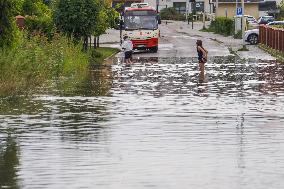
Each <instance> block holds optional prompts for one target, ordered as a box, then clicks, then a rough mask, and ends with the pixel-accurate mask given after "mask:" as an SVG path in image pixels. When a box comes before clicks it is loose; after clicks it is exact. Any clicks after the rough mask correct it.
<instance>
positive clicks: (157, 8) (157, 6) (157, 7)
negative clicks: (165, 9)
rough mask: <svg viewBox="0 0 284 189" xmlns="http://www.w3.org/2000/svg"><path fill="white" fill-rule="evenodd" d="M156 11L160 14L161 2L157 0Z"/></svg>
mask: <svg viewBox="0 0 284 189" xmlns="http://www.w3.org/2000/svg"><path fill="white" fill-rule="evenodd" d="M156 11H157V13H158V12H159V0H156Z"/></svg>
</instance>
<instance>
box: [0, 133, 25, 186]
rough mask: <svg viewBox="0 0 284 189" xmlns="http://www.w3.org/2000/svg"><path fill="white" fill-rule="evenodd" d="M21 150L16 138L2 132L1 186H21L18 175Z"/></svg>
mask: <svg viewBox="0 0 284 189" xmlns="http://www.w3.org/2000/svg"><path fill="white" fill-rule="evenodd" d="M19 151H20V149H19V147H18V145H17V142H16V139H15V138H13V137H12V136H11V135H8V136H7V137H3V136H2V135H1V134H0V188H15V189H17V188H20V187H19V185H18V177H17V172H18V166H19Z"/></svg>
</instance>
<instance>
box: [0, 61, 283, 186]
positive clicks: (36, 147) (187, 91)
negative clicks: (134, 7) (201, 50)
mask: <svg viewBox="0 0 284 189" xmlns="http://www.w3.org/2000/svg"><path fill="white" fill-rule="evenodd" d="M135 61H136V63H135V64H134V65H132V66H131V67H125V65H123V64H122V63H121V62H120V60H114V64H113V65H112V66H104V67H102V68H97V70H93V71H92V78H91V80H92V82H91V85H90V86H89V88H85V89H84V90H81V91H78V93H75V94H73V95H70V94H69V95H62V94H61V95H58V93H49V94H38V95H36V96H34V97H31V98H20V97H19V98H17V99H14V100H9V99H1V101H0V103H1V107H0V125H1V127H0V188H19V189H20V188H24V189H39V188H41V189H45V188H50V189H57V188H58V189H61V188H68V189H70V188H76V189H77V188H100V189H142V188H153V189H156V188H157V189H188V188H190V189H203V188H204V189H205V188H206V189H228V188H230V189H240V188H241V189H268V188H269V189H280V188H283V187H284V83H283V81H284V65H283V64H279V63H276V62H267V61H257V60H247V61H242V60H236V59H235V58H234V57H227V58H218V57H213V58H211V59H210V61H209V62H208V63H207V64H206V67H205V71H204V72H202V71H201V72H200V71H199V68H198V64H197V63H196V62H197V60H196V59H195V58H149V59H137V60H135Z"/></svg>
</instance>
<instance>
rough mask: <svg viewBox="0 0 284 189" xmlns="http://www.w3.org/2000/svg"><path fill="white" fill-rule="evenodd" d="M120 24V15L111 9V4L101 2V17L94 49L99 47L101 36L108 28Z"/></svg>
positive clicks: (98, 20)
mask: <svg viewBox="0 0 284 189" xmlns="http://www.w3.org/2000/svg"><path fill="white" fill-rule="evenodd" d="M118 22H119V13H118V12H117V11H116V10H115V9H113V8H111V7H110V4H109V2H107V1H102V0H100V8H99V15H98V18H97V22H96V25H95V32H94V36H95V37H96V38H95V42H94V44H95V45H94V47H96V43H97V46H99V36H100V35H102V34H104V33H105V31H106V30H107V29H108V28H111V27H115V25H116V24H118Z"/></svg>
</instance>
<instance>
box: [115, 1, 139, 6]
mask: <svg viewBox="0 0 284 189" xmlns="http://www.w3.org/2000/svg"><path fill="white" fill-rule="evenodd" d="M119 3H122V4H124V6H125V7H130V5H131V4H132V3H144V0H112V7H115V6H116V5H117V4H119Z"/></svg>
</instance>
